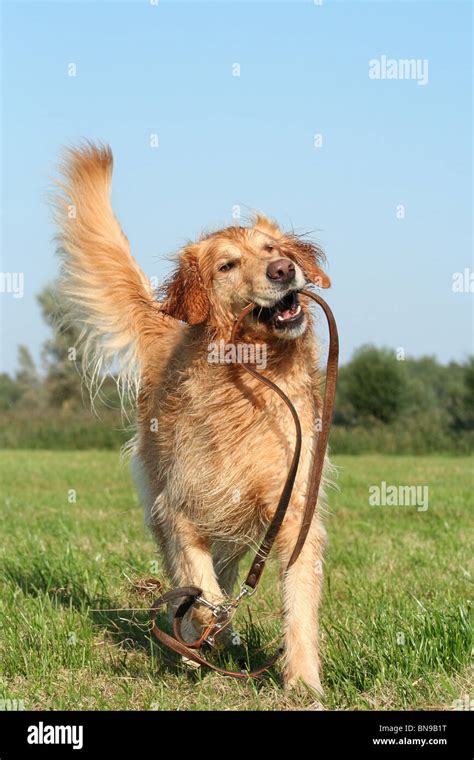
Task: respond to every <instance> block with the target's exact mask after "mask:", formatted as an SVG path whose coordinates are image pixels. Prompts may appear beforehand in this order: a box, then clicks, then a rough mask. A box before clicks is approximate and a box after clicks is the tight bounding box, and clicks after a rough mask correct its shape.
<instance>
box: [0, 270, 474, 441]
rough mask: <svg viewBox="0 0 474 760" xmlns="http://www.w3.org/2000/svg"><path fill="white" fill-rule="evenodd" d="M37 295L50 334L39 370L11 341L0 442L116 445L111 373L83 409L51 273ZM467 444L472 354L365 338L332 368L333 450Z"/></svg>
mask: <svg viewBox="0 0 474 760" xmlns="http://www.w3.org/2000/svg"><path fill="white" fill-rule="evenodd" d="M38 303H39V306H40V309H41V313H42V316H43V319H44V320H45V321H46V323H47V324H48V326H49V327H50V329H51V334H50V337H49V338H48V340H47V341H46V343H45V344H44V346H43V349H42V353H41V371H40V370H39V369H38V368H37V367H36V365H35V362H34V361H33V359H32V356H31V354H30V352H29V350H28V348H27V347H26V346H20V347H19V349H18V367H17V370H16V372H15V374H14V375H9V374H7V373H1V374H0V446H1V447H21V448H30V447H31V448H91V447H93V448H95V447H99V448H102V447H108V448H115V447H118V446H120V445H121V444H122V443H124V442H125V441H126V440H127V439H128V438H129V437H130V429H129V428H128V429H127V424H125V423H124V418H123V414H121V411H120V399H119V394H118V391H117V386H116V383H115V380H114V378H113V377H108V378H106V379H105V380H104V383H103V385H102V388H101V394H100V404H99V405H98V407H97V411H96V413H93V412H92V411H91V405H90V400H89V396H88V392H87V390H85V389H84V386H83V382H82V377H81V361H82V356H81V353H80V350H79V349H78V348H76V346H77V345H78V338H79V334H78V330H77V328H76V327H75V326H74V325H64V323H63V322H64V320H63V309H62V306H61V301H60V298H59V296H58V291H57V287H56V284H55V283H52V284H51V285H49V286H47V287H46V288H45V289H44V290H43V291H42V292H41V293H40V294H39V296H38ZM473 444H474V357H473V356H469V357H467V358H466V359H465V361H463V362H450V363H449V364H447V365H443V364H440V363H439V362H438V361H437V360H436V358H435V357H430V356H425V357H421V358H418V359H415V358H404V357H403V356H400V355H397V354H396V352H395V351H393V350H391V349H389V348H378V347H375V346H371V345H366V346H362V347H360V348H359V349H357V350H356V351H355V352H354V354H353V356H352V357H351V359H350V361H349V362H348V363H347V364H345V365H343V366H342V367H341V368H340V372H339V380H338V392H337V399H336V407H335V414H334V426H333V430H332V433H331V448H332V450H333V451H334V452H341V453H354V454H355V453H362V452H370V451H374V452H387V453H396V454H403V453H407V454H416V453H430V452H443V451H449V452H459V453H468V452H470V451H472V449H473Z"/></svg>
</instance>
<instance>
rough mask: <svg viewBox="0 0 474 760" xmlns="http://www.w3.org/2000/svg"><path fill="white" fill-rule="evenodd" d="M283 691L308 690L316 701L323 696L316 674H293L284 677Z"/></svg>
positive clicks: (317, 674)
mask: <svg viewBox="0 0 474 760" xmlns="http://www.w3.org/2000/svg"><path fill="white" fill-rule="evenodd" d="M285 689H288V690H298V691H308V690H310V691H311V692H312V693H313V694H314V695H315V696H316V697H317V698H318V699H320V698H322V697H323V696H324V690H323V687H322V686H321V681H320V679H319V673H318V672H311V671H310V672H309V673H293V674H292V675H291V676H288V675H287V676H286V677H285Z"/></svg>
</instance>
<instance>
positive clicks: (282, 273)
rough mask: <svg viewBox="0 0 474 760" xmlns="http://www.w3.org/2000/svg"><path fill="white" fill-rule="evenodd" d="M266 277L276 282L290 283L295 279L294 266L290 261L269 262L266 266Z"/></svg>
mask: <svg viewBox="0 0 474 760" xmlns="http://www.w3.org/2000/svg"><path fill="white" fill-rule="evenodd" d="M267 277H268V278H269V279H270V280H276V281H277V282H283V283H288V282H291V281H292V280H294V279H295V265H294V264H293V262H292V261H290V259H277V260H276V261H271V262H270V263H269V265H268V266H267Z"/></svg>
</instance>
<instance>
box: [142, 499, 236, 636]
mask: <svg viewBox="0 0 474 760" xmlns="http://www.w3.org/2000/svg"><path fill="white" fill-rule="evenodd" d="M154 522H155V525H154V528H155V530H154V533H155V535H156V536H157V538H158V540H159V543H160V545H161V548H162V551H163V554H164V559H165V563H166V568H167V571H168V574H169V575H170V576H171V579H172V582H173V585H174V586H176V587H178V586H189V585H191V586H198V587H199V588H202V592H203V593H202V596H203V597H204V598H205V599H206V600H207V601H209V602H212V603H213V604H219V603H221V602H223V601H224V599H225V595H224V594H223V592H222V590H221V588H220V586H219V582H218V580H217V577H216V573H215V570H214V563H213V560H212V555H211V551H210V547H209V542H208V540H207V538H205V537H204V536H202V535H201V533H200V532H199V530H198V528H197V527H196V525H194V523H193V522H192V521H191V520H189V519H188V518H187V517H186V516H185V515H184V514H183V513H181V512H178V513H174V512H172V510H171V508H170V507H168V508H167V504H166V503H165V502H164V500H163V501H162V503H161V504H160V510H159V512H155V514H154ZM180 603H181V602H177V603H176V605H175V608H176V607H177V606H178V605H179V604H180ZM171 612H172V613H173V610H171ZM212 622H214V617H213V614H212V610H211V609H209V608H208V607H205V606H204V605H199V604H195V605H194V606H193V608H192V611H191V612H190V613H189V614H188V615H186V617H185V619H184V625H183V632H184V635H185V637H186V639H187V640H189V641H190V640H192V639H195V638H196V637H197V636H199V635H200V634H201V632H202V629H203V628H205V627H207V626H208V625H210V623H212Z"/></svg>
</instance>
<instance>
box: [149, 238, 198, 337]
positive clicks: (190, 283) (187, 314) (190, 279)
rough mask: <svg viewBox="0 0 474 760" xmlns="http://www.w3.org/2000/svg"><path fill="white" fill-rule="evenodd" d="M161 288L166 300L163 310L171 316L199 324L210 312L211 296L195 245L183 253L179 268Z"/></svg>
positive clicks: (189, 323) (191, 323)
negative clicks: (204, 280)
mask: <svg viewBox="0 0 474 760" xmlns="http://www.w3.org/2000/svg"><path fill="white" fill-rule="evenodd" d="M160 290H161V291H162V293H163V297H164V301H163V303H162V305H161V311H162V312H163V313H164V314H168V315H169V316H170V317H174V318H175V319H179V320H181V321H182V322H187V323H188V325H198V324H201V323H202V322H205V321H206V319H207V317H208V314H209V298H208V297H207V293H206V289H205V286H204V283H203V280H202V276H201V273H200V271H199V266H198V262H197V256H196V251H195V250H194V248H193V246H189V247H188V248H185V249H184V251H183V252H182V253H181V257H180V264H179V267H178V270H177V271H176V272H175V274H174V275H172V276H171V277H170V279H169V280H168V281H167V282H166V283H165V284H164V285H163V287H162V288H160Z"/></svg>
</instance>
